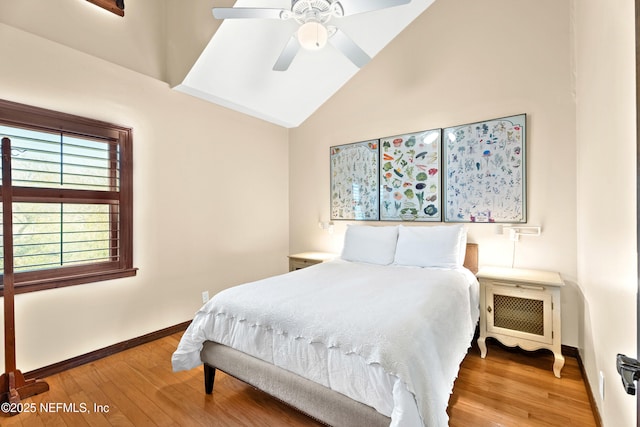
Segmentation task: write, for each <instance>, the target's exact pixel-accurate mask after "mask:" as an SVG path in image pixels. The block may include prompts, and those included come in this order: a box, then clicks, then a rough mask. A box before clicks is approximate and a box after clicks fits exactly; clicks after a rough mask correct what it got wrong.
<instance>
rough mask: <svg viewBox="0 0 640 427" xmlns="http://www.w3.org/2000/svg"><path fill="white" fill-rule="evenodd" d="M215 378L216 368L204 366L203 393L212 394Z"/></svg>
mask: <svg viewBox="0 0 640 427" xmlns="http://www.w3.org/2000/svg"><path fill="white" fill-rule="evenodd" d="M215 377H216V368H214V367H213V366H209V365H207V364H206V363H205V364H204V391H205V393H207V394H211V393H213V380H214V379H215Z"/></svg>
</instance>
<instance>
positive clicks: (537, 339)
mask: <svg viewBox="0 0 640 427" xmlns="http://www.w3.org/2000/svg"><path fill="white" fill-rule="evenodd" d="M477 277H478V280H479V281H480V338H478V347H480V356H481V357H482V358H484V357H486V355H487V345H486V342H485V340H486V338H487V337H493V338H496V339H497V340H498V341H500V342H501V343H502V344H504V345H507V346H510V347H514V346H519V347H520V348H522V349H524V350H529V351H531V350H538V349H541V348H546V349H549V350H551V351H552V352H553V356H554V362H553V373H554V375H555V376H556V377H558V378H560V371H561V370H562V367H563V366H564V356H562V349H561V346H562V343H561V332H560V330H561V317H560V288H561V287H562V286H564V282H563V281H562V278H561V277H560V274H558V273H554V272H550V271H542V270H523V269H517V268H502V267H483V268H481V269H480V271H479V272H478V274H477Z"/></svg>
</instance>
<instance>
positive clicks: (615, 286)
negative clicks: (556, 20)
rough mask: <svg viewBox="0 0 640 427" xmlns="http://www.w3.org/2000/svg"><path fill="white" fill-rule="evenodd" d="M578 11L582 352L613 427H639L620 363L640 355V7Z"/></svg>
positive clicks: (593, 1) (584, 4)
mask: <svg viewBox="0 0 640 427" xmlns="http://www.w3.org/2000/svg"><path fill="white" fill-rule="evenodd" d="M575 10H576V13H575V17H576V18H575V23H576V58H577V62H576V64H577V66H576V76H577V84H576V93H577V99H578V102H577V109H576V111H577V114H576V123H577V135H576V138H577V158H578V170H577V176H578V180H577V182H578V184H577V194H578V199H577V207H578V213H579V214H578V245H577V247H578V279H579V282H580V285H581V287H582V289H583V291H584V300H585V301H584V315H583V317H582V319H581V321H582V322H583V323H584V332H583V334H582V336H583V342H581V343H580V348H581V350H582V355H583V361H584V364H585V368H586V370H587V375H588V378H589V382H590V384H591V386H592V388H593V390H594V393H595V394H596V398H597V403H598V407H599V410H600V413H601V415H602V418H603V421H604V425H605V427H607V426H612V427H614V426H615V427H617V426H622V427H632V426H635V425H636V399H635V397H633V396H628V395H626V394H625V393H624V390H623V388H622V385H621V383H620V377H619V376H618V374H617V372H616V365H615V358H616V354H617V353H625V354H627V355H630V356H634V357H635V355H636V329H637V327H636V294H637V287H638V282H637V277H638V276H637V261H636V260H637V258H636V257H637V245H636V215H637V213H636V194H637V193H636V99H635V93H636V91H635V72H636V70H635V27H634V16H635V14H634V2H633V0H611V1H608V2H603V1H599V0H578V1H575ZM600 371H602V372H603V373H604V376H605V399H604V401H602V400H600V397H599V393H598V375H599V372H600Z"/></svg>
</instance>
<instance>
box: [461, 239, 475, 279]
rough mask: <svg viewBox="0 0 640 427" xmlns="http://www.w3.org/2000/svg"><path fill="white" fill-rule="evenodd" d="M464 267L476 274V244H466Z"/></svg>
mask: <svg viewBox="0 0 640 427" xmlns="http://www.w3.org/2000/svg"><path fill="white" fill-rule="evenodd" d="M464 266H465V267H467V268H468V269H469V270H471V272H472V273H473V274H476V273H477V272H478V244H477V243H467V252H466V253H465V255H464Z"/></svg>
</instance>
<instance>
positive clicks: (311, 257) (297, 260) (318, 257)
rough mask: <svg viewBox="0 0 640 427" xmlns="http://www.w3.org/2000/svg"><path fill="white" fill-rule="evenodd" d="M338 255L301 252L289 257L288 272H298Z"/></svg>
mask: <svg viewBox="0 0 640 427" xmlns="http://www.w3.org/2000/svg"><path fill="white" fill-rule="evenodd" d="M337 256H338V255H336V254H332V253H328V252H302V253H299V254H294V255H289V271H294V270H300V269H301V268H305V267H309V266H311V265H315V264H320V263H321V262H325V261H329V260H332V259H334V258H335V257H337Z"/></svg>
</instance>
